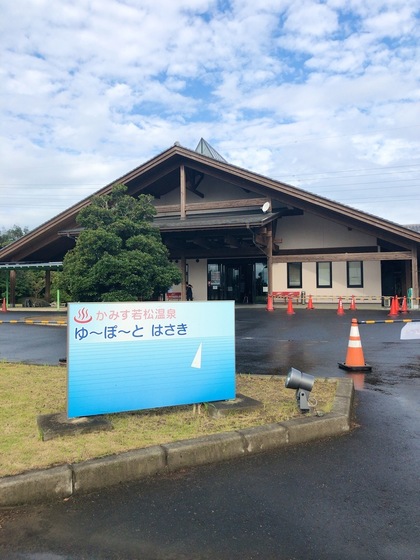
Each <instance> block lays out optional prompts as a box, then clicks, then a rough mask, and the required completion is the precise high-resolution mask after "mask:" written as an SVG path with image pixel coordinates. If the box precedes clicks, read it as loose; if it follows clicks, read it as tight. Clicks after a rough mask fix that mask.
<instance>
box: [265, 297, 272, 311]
mask: <svg viewBox="0 0 420 560" xmlns="http://www.w3.org/2000/svg"><path fill="white" fill-rule="evenodd" d="M266 310H267V311H274V306H273V295H272V294H268V296H267V307H266Z"/></svg>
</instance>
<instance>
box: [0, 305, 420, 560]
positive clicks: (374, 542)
mask: <svg viewBox="0 0 420 560" xmlns="http://www.w3.org/2000/svg"><path fill="white" fill-rule="evenodd" d="M353 316H355V317H356V318H358V319H359V320H366V319H371V320H377V321H382V320H384V319H388V317H387V313H386V310H381V309H378V310H368V309H365V310H357V312H348V311H346V315H345V316H338V315H337V314H336V313H335V311H334V310H332V309H330V310H314V311H307V310H305V309H302V308H300V309H296V314H295V315H293V316H288V315H286V312H285V309H282V308H280V309H276V311H274V312H266V311H265V310H264V309H261V308H251V307H249V308H239V309H237V311H236V369H237V371H240V372H249V373H265V374H281V375H284V374H285V373H286V372H287V370H288V368H289V367H290V366H293V367H296V368H297V369H301V370H303V371H306V372H307V373H311V374H313V375H316V376H321V377H325V376H328V377H340V376H343V377H346V376H347V375H348V374H346V373H345V372H343V371H342V370H340V369H339V368H338V367H337V362H342V361H343V360H344V358H345V355H346V350H347V344H348V338H349V329H350V322H351V318H352V317H353ZM410 317H411V318H416V319H420V313H419V312H418V311H415V312H412V313H410ZM3 327H6V328H8V329H10V330H9V333H11V332H12V330H11V326H6V325H0V351H1V354H0V359H5V358H4V352H6V351H5V349H4V346H3V344H4V340H5V337H6V338H7V337H8V336H10V334H9V335H7V334H5V331H3ZM16 327H19V328H18V329H17V330H16V331H14V332H13V335H14V336H17V337H18V338H20V339H21V340H24V337H25V336H26V331H25V330H24V329H27V328H31V329H35V328H37V329H40V331H41V332H45V328H44V327H29V326H27V325H19V326H18V325H16ZM401 327H402V325H401V324H400V323H396V322H394V323H386V324H385V323H374V324H371V325H360V334H361V339H362V343H363V350H364V353H365V358H366V361H368V362H369V363H370V364H371V365H372V367H373V369H372V372H367V373H364V374H357V378H355V382H356V387H357V388H358V389H359V390H358V391H357V394H356V395H357V396H356V406H355V413H356V414H355V429H353V430H352V431H351V432H350V433H349V434H348V435H344V436H341V437H337V438H328V439H323V440H321V441H317V442H311V443H307V444H301V445H297V446H289V447H287V448H282V449H277V450H272V451H269V452H266V453H261V454H257V455H253V456H248V457H245V458H242V459H240V460H239V459H234V460H230V461H227V462H223V463H218V464H211V465H204V466H200V467H194V468H185V469H181V470H178V471H176V472H172V473H167V474H166V475H164V476H162V475H159V476H157V477H150V478H147V479H144V480H142V481H139V482H136V483H134V482H133V483H129V484H121V485H119V486H117V487H114V488H112V489H108V490H102V491H97V492H92V493H90V494H87V495H85V496H77V497H72V498H70V499H65V500H62V501H59V502H58V501H53V502H50V503H45V504H41V505H36V506H26V507H22V508H12V509H4V510H2V511H0V525H1V529H0V557H1V558H2V559H3V558H4V559H5V560H8V559H10V560H17V559H24V560H80V559H92V560H100V559H110V560H111V559H117V558H118V559H133V560H134V559H146V560H147V559H163V558H165V559H190V558H191V559H210V558H215V557H218V558H226V559H236V558H238V559H239V558H240V559H253V558H264V559H276V560H298V559H299V560H300V559H303V558H305V560H353V559H357V560H370V559H381V560H418V559H420V537H419V535H420V514H419V507H418V504H419V498H420V495H419V481H420V480H419V473H420V412H419V405H418V399H419V395H420V390H419V389H420V382H419V377H420V375H419V358H420V348H419V341H418V340H404V341H401V340H400V339H399V336H400V331H401ZM63 330H65V329H62V332H63ZM48 333H50V330H48ZM39 336H41V334H39ZM45 336H46V337H47V338H46V339H45V340H44V344H43V346H44V347H50V346H51V345H50V344H49V343H48V336H50V334H48V335H45ZM60 336H61V335H60ZM38 342H39V344H42V341H41V340H39V341H38ZM62 343H63V346H61V347H60V348H55V349H54V352H53V353H52V354H51V355H50V356H49V358H48V360H51V362H52V363H57V360H58V359H59V358H61V357H62V350H65V333H64V336H63V341H62ZM47 353H49V350H47ZM28 359H29V358H28ZM37 359H39V357H38V358H37ZM36 363H49V361H47V358H44V359H43V361H41V362H36Z"/></svg>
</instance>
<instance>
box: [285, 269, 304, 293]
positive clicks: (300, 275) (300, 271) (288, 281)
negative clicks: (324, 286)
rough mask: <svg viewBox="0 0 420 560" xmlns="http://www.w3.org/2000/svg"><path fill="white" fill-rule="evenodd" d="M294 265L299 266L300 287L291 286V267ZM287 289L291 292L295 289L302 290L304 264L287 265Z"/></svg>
mask: <svg viewBox="0 0 420 560" xmlns="http://www.w3.org/2000/svg"><path fill="white" fill-rule="evenodd" d="M292 265H295V266H296V265H299V285H297V284H293V285H292V284H291V280H290V276H291V274H290V272H291V270H290V269H291V267H292ZM287 287H288V288H289V289H291V290H293V289H301V288H302V263H301V262H288V263H287Z"/></svg>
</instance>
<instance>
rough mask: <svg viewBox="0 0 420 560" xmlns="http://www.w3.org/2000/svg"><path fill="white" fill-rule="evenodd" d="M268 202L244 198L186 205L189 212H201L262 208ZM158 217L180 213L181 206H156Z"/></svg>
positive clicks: (264, 199) (260, 199)
mask: <svg viewBox="0 0 420 560" xmlns="http://www.w3.org/2000/svg"><path fill="white" fill-rule="evenodd" d="M264 202H267V198H244V199H235V200H221V201H213V202H210V201H209V202H192V203H188V204H186V210H187V212H199V211H203V210H225V209H227V208H254V207H260V206H262V205H263V204H264ZM155 208H156V210H157V213H158V216H159V215H160V214H172V213H179V212H180V210H181V206H180V205H179V204H166V205H164V206H155Z"/></svg>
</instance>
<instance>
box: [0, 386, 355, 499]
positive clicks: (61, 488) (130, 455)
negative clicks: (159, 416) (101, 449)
mask: <svg viewBox="0 0 420 560" xmlns="http://www.w3.org/2000/svg"><path fill="white" fill-rule="evenodd" d="M337 382H338V383H337V391H336V396H335V399H334V404H333V410H332V412H330V413H328V414H325V415H324V416H319V417H316V416H311V417H306V416H305V417H301V418H297V419H294V420H288V421H287V422H279V423H275V424H268V425H265V426H257V427H255V428H247V429H243V430H238V431H234V432H227V433H222V434H213V435H210V436H206V437H200V438H196V439H189V440H184V441H178V442H173V443H167V444H164V445H155V446H152V447H147V448H145V449H138V450H135V451H128V452H125V453H121V454H119V455H112V456H109V457H103V458H100V459H91V460H89V461H84V462H82V463H77V464H74V465H63V466H59V467H53V468H50V469H43V470H36V471H31V472H28V473H25V474H20V475H16V476H10V477H4V478H0V507H5V506H8V507H10V506H17V505H21V504H28V503H36V502H41V501H47V500H52V499H55V498H61V499H62V498H68V497H70V496H74V495H79V494H82V493H87V492H91V491H94V490H98V489H100V488H106V487H109V486H115V485H117V484H119V483H122V482H130V481H133V480H139V479H141V478H145V477H148V476H152V475H156V474H159V473H165V472H173V471H176V470H179V469H182V468H186V467H193V466H198V465H203V464H206V463H214V462H218V461H225V460H228V459H234V458H238V457H244V456H246V455H250V454H255V453H260V452H263V451H268V450H270V449H275V448H280V447H286V446H288V445H295V444H298V443H303V442H308V441H312V440H315V439H322V438H326V437H331V436H337V435H340V434H344V433H346V432H349V431H350V422H351V413H352V405H353V397H354V387H353V380H352V379H347V378H338V379H337Z"/></svg>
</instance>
